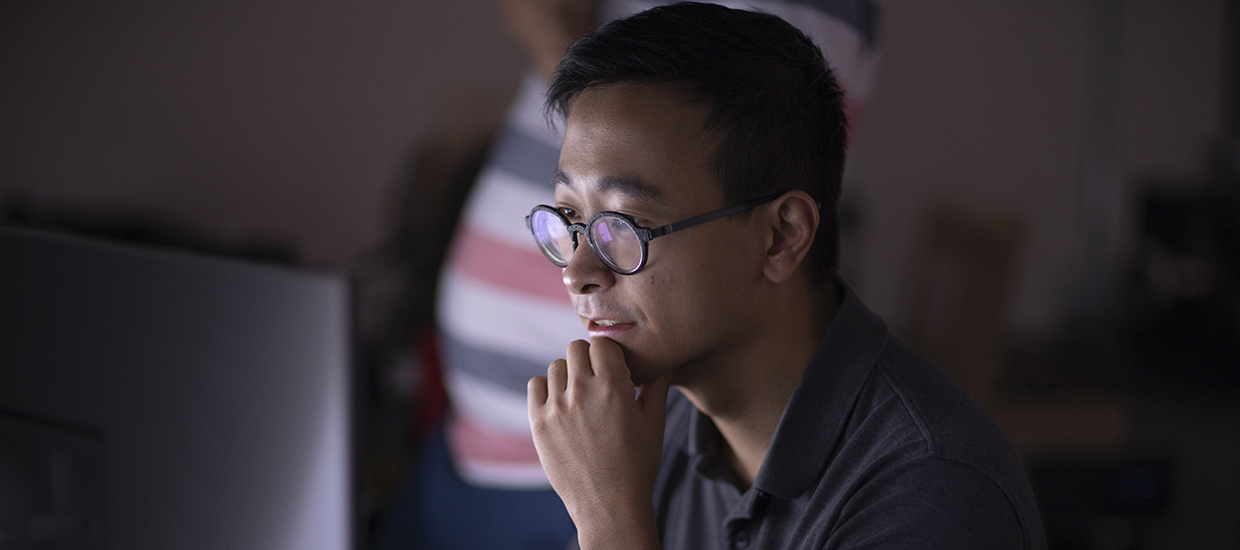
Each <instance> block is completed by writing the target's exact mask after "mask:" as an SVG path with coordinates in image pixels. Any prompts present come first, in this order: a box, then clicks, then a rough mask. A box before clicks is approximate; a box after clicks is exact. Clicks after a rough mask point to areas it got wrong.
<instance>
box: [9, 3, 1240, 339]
mask: <svg viewBox="0 0 1240 550" xmlns="http://www.w3.org/2000/svg"><path fill="white" fill-rule="evenodd" d="M14 4H16V5H14ZM99 4H100V3H92V2H78V3H74V4H68V3H42V2H31V1H26V2H17V3H6V6H5V7H3V8H0V74H3V75H4V76H3V79H2V80H0V197H4V196H6V195H8V194H10V193H13V192H16V191H19V190H24V191H25V192H27V193H29V194H30V195H31V196H32V197H33V198H36V199H41V200H59V199H66V200H74V201H79V202H86V203H92V204H102V205H113V206H116V205H119V206H131V205H137V206H141V207H149V208H153V209H157V210H160V211H163V212H165V213H167V214H169V215H171V216H174V217H176V218H178V219H181V220H184V221H186V222H189V223H193V224H198V225H201V226H203V227H206V228H208V229H211V230H213V231H219V232H224V233H229V232H233V233H237V232H240V233H254V234H260V235H272V236H277V237H280V236H282V237H287V238H290V239H292V240H294V241H295V242H297V243H299V244H300V246H301V248H302V250H303V251H304V252H305V254H306V256H307V257H308V259H309V260H311V261H312V262H318V263H338V262H345V261H347V260H349V259H350V258H354V257H356V256H358V255H359V254H360V253H362V251H364V250H366V249H367V248H368V247H371V246H374V245H375V244H376V243H378V242H379V241H380V239H381V238H382V236H383V234H384V231H385V225H384V223H385V216H387V215H388V212H389V209H390V204H389V203H390V198H391V196H392V194H393V192H394V191H393V190H394V188H395V186H396V185H397V182H398V180H399V179H400V178H401V176H402V172H403V170H404V169H405V162H406V159H407V156H408V154H409V150H410V148H411V147H412V145H413V144H414V143H416V142H417V141H418V140H420V139H424V138H425V137H426V136H427V135H429V134H431V133H433V132H434V130H433V128H437V127H440V126H442V125H443V124H444V121H445V120H449V121H452V120H456V117H461V118H462V119H465V120H468V119H485V118H487V117H492V116H495V113H496V112H497V110H498V109H501V108H502V103H503V98H504V97H505V96H506V94H508V93H509V92H510V91H511V90H512V87H513V86H514V85H515V82H516V78H517V76H518V72H519V70H520V69H519V66H520V56H519V54H518V53H517V52H516V50H515V48H514V46H513V44H512V43H511V41H510V40H509V39H508V38H507V37H506V36H505V35H504V34H503V33H502V31H501V29H500V26H499V22H498V18H497V16H496V14H495V11H494V7H493V5H492V2H490V1H488V0H458V1H451V2H445V1H429V0H423V1H420V2H414V1H395V0H386V1H377V2H367V3H360V4H355V3H350V4H348V5H346V4H345V3H339V2H330V1H327V0H311V1H305V2H294V1H292V0H260V1H257V2H247V3H243V2H237V1H235V0H234V1H219V2H190V3H185V2H171V3H170V2H154V1H151V0H141V1H139V0H130V1H129V2H127V3H126V4H125V5H122V6H115V5H113V6H104V5H99ZM886 6H887V7H886V22H885V26H884V30H883V47H884V58H883V61H882V65H881V68H880V72H879V77H878V82H877V86H876V88H875V95H874V98H873V102H872V104H871V105H870V109H869V111H868V116H867V119H866V121H865V123H864V125H863V128H862V131H861V134H860V136H859V137H858V139H857V140H856V143H855V148H854V151H853V163H852V166H851V168H850V172H849V176H848V186H849V190H848V194H849V195H850V196H851V197H852V198H853V199H854V200H855V201H857V202H858V203H859V204H860V205H861V206H862V211H863V214H864V219H865V225H864V227H863V233H862V234H861V237H860V240H859V242H858V246H859V247H860V250H854V251H852V254H851V256H850V257H853V258H854V259H855V265H852V266H851V267H850V269H851V271H852V272H853V273H854V274H855V275H854V277H853V278H854V283H855V284H856V286H857V287H858V288H859V289H860V290H861V292H862V294H863V295H864V296H865V297H866V298H867V299H868V300H869V301H870V302H871V303H872V305H873V306H875V307H876V308H877V309H878V310H880V311H881V312H884V313H887V314H889V315H893V316H898V315H899V313H900V311H899V310H900V296H899V289H900V288H901V285H902V284H903V283H902V281H903V280H904V279H903V277H904V274H903V270H904V269H905V268H906V266H907V264H908V262H909V258H910V256H911V253H912V244H911V243H912V242H913V241H912V238H913V236H914V229H915V222H916V219H917V216H918V214H919V212H920V211H921V209H922V208H924V206H925V205H927V204H932V203H934V202H935V201H949V202H959V203H964V204H967V205H969V206H971V207H973V208H976V209H979V210H982V211H987V212H992V213H995V212H1003V213H1011V214H1012V215H1014V216H1018V217H1019V218H1021V219H1022V220H1023V221H1024V223H1025V225H1026V247H1025V254H1024V256H1023V258H1022V260H1021V269H1020V275H1019V277H1018V283H1017V284H1018V292H1017V295H1016V301H1015V304H1016V307H1015V309H1014V313H1013V322H1014V323H1015V327H1016V330H1017V332H1018V333H1021V334H1026V335H1033V336H1037V335H1042V334H1047V333H1050V332H1052V331H1053V330H1054V328H1055V327H1057V326H1061V325H1062V322H1063V321H1064V320H1065V317H1066V316H1067V315H1069V314H1068V312H1069V311H1070V310H1071V305H1072V301H1073V300H1074V299H1075V298H1074V293H1076V292H1079V288H1078V287H1079V282H1080V276H1081V275H1080V274H1081V269H1082V265H1083V259H1082V257H1081V256H1082V254H1083V248H1082V245H1081V242H1082V236H1083V234H1082V232H1083V227H1082V220H1081V206H1080V199H1079V194H1080V187H1081V181H1082V175H1081V174H1082V166H1083V164H1084V163H1085V162H1086V158H1085V155H1084V153H1083V151H1085V150H1086V147H1085V142H1086V141H1087V139H1089V134H1088V132H1087V128H1088V121H1089V120H1090V116H1091V113H1090V111H1089V109H1090V107H1091V104H1090V101H1091V99H1090V98H1091V97H1092V96H1091V95H1090V94H1091V93H1092V89H1093V88H1091V86H1093V85H1094V79H1093V78H1092V74H1093V73H1091V71H1092V69H1093V67H1094V66H1095V65H1094V63H1095V59H1094V57H1093V55H1094V51H1095V49H1096V48H1095V47H1096V27H1095V20H1094V18H1093V17H1094V16H1093V14H1094V10H1095V8H1096V6H1097V2H1091V1H1086V0H1037V1H1035V0H1004V1H998V2H996V1H993V0H945V1H943V2H919V1H913V0H893V1H890V2H888V3H887V5H886ZM1222 6H1223V3H1222V0H1183V1H1174V0H1129V1H1127V2H1124V29H1125V33H1124V36H1123V59H1122V67H1123V70H1122V79H1121V94H1120V105H1119V111H1118V112H1119V115H1120V129H1121V133H1120V138H1119V139H1120V143H1119V151H1120V157H1119V158H1120V172H1121V173H1120V174H1119V175H1120V177H1121V178H1122V182H1123V183H1124V185H1125V193H1124V196H1123V199H1124V201H1125V202H1124V204H1122V205H1120V210H1121V212H1124V213H1125V215H1126V216H1130V215H1131V204H1130V201H1131V199H1132V196H1133V194H1132V192H1131V185H1132V184H1133V182H1137V181H1141V180H1142V179H1144V178H1147V177H1151V176H1157V177H1170V178H1176V179H1189V178H1194V177H1199V176H1201V175H1202V174H1203V168H1204V166H1205V153H1204V152H1205V150H1206V147H1207V145H1208V144H1209V143H1210V141H1211V140H1212V139H1213V138H1214V137H1215V136H1216V134H1217V131H1218V128H1219V123H1218V120H1219V115H1218V112H1219V101H1220V92H1219V85H1220V82H1221V75H1220V73H1219V65H1220V63H1221V25H1222V23H1221V21H1222V9H1223V7H1222ZM473 106H476V108H474V107H473ZM1124 223H1128V222H1127V221H1125V222H1124ZM1127 239H1128V240H1129V241H1130V240H1131V239H1130V237H1127ZM1125 242H1126V241H1125ZM1122 245H1123V242H1121V243H1120V246H1122Z"/></svg>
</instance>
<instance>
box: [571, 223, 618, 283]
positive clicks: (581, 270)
mask: <svg viewBox="0 0 1240 550" xmlns="http://www.w3.org/2000/svg"><path fill="white" fill-rule="evenodd" d="M615 282H616V272H614V271H612V270H611V269H608V267H607V266H605V265H603V261H602V260H600V259H599V257H598V254H595V253H594V248H592V247H591V246H590V244H589V243H588V242H586V239H585V238H584V237H583V238H582V239H581V244H580V245H578V246H577V250H575V251H573V257H572V258H569V260H568V266H567V267H565V268H564V287H565V288H567V289H568V291H569V292H570V293H572V294H589V293H591V292H597V291H599V290H602V289H605V288H608V287H610V286H611V285H613V284H615Z"/></svg>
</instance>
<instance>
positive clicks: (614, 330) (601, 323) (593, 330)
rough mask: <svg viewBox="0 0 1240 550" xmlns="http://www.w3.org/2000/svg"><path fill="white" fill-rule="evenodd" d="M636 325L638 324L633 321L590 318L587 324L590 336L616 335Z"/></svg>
mask: <svg viewBox="0 0 1240 550" xmlns="http://www.w3.org/2000/svg"><path fill="white" fill-rule="evenodd" d="M635 326H637V323H634V322H632V321H621V320H618V319H590V321H589V323H588V324H587V326H586V331H587V332H589V333H590V336H615V335H618V334H620V333H622V332H625V331H627V330H629V329H631V328H633V327H635Z"/></svg>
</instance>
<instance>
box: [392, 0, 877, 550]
mask: <svg viewBox="0 0 1240 550" xmlns="http://www.w3.org/2000/svg"><path fill="white" fill-rule="evenodd" d="M666 3H669V2H667V1H666V0H599V1H597V2H595V1H591V0H504V1H503V2H500V3H499V5H500V6H502V7H503V8H504V14H505V17H504V21H505V22H507V23H508V26H509V30H510V31H511V33H512V34H513V36H514V37H515V38H518V40H517V44H518V45H520V46H522V50H523V51H524V52H525V53H526V54H527V59H528V60H529V61H530V62H531V63H532V68H534V69H537V71H536V72H535V71H530V73H529V74H528V75H527V78H526V79H525V81H524V84H523V85H522V86H521V88H520V91H519V93H518V94H517V96H516V98H514V100H513V103H512V105H511V108H510V110H509V113H508V117H507V119H506V121H505V123H504V128H503V129H502V130H501V131H500V133H499V134H497V136H496V138H495V140H494V141H493V142H492V144H491V147H490V152H489V155H488V159H487V161H486V164H485V166H484V168H483V169H482V171H481V172H480V174H479V176H478V179H477V182H476V183H475V184H474V185H473V187H472V190H471V192H470V195H469V200H468V201H467V203H466V206H465V208H464V209H463V211H462V213H461V218H460V220H461V222H460V225H459V226H458V227H457V229H456V231H455V234H454V236H453V239H452V246H451V249H450V253H449V254H448V255H447V258H446V261H445V264H444V266H443V269H442V271H441V273H440V276H439V279H438V284H439V290H438V302H437V307H436V313H437V325H438V328H439V329H440V333H439V336H440V338H439V340H438V344H439V348H440V349H441V350H442V352H443V353H442V356H441V358H442V361H443V363H442V365H443V369H444V370H443V372H444V381H445V382H446V389H447V392H448V395H449V396H450V404H451V407H450V410H449V411H448V413H447V414H446V415H444V422H443V424H442V429H439V430H436V431H435V432H434V434H433V436H432V437H431V438H429V439H428V440H427V441H426V442H425V444H424V446H423V448H422V450H421V451H420V452H419V456H418V459H417V461H416V462H415V463H414V468H413V469H412V470H411V471H410V475H409V476H408V478H407V481H406V483H405V486H404V488H403V489H402V491H401V493H400V497H399V498H398V500H397V501H396V502H395V504H394V506H393V507H392V508H391V511H390V512H389V513H388V514H387V518H386V519H385V521H384V525H383V527H382V529H381V532H380V536H379V537H377V538H379V539H380V540H381V541H382V543H381V544H379V545H378V547H379V548H384V549H392V550H395V549H402V548H438V549H457V548H459V549H469V550H484V549H491V548H494V549H504V550H510V549H515V548H522V549H552V548H554V549H560V548H563V547H564V545H565V544H566V543H567V542H568V541H569V540H570V539H572V538H573V537H574V535H575V529H574V527H573V524H572V521H571V518H570V517H569V515H568V512H567V510H565V508H564V504H563V502H562V501H561V500H560V498H559V496H558V495H556V494H555V492H554V491H553V490H551V485H550V483H549V482H548V480H547V477H546V475H545V474H544V473H543V469H542V466H541V464H540V463H539V461H538V454H537V452H536V450H535V448H534V441H533V435H532V434H531V432H530V426H529V420H528V415H527V411H526V382H527V381H528V380H529V379H530V377H532V376H535V375H538V374H543V373H545V372H546V370H547V364H548V362H550V361H551V360H552V359H555V358H556V357H560V356H562V355H563V353H564V346H565V343H567V342H569V341H571V340H574V339H578V338H587V337H588V334H587V332H586V331H585V329H584V328H583V327H582V325H581V322H580V321H579V320H578V318H577V314H576V312H575V311H574V309H573V304H572V302H571V301H570V299H569V295H568V293H567V292H565V290H564V286H563V284H561V283H560V280H559V270H558V269H557V268H556V267H555V266H554V265H553V264H551V263H549V262H547V260H546V259H545V258H544V257H543V255H542V253H540V252H539V251H538V249H537V246H536V245H535V243H534V242H533V241H532V240H531V239H530V238H529V234H528V233H527V232H526V231H527V230H526V228H525V226H524V217H525V215H526V214H527V213H529V209H530V206H531V205H533V204H554V202H555V198H554V195H553V185H552V183H551V175H552V174H553V172H554V171H555V169H556V166H557V164H558V162H559V156H560V138H561V135H560V132H559V131H556V130H555V129H553V128H549V127H548V125H547V124H546V120H545V117H543V116H542V108H543V99H544V97H545V92H546V91H547V84H548V78H549V77H550V74H551V73H552V71H553V70H554V68H555V64H556V63H557V62H558V61H559V59H560V57H561V56H562V55H563V54H564V52H565V50H567V49H568V46H569V45H571V43H572V42H573V41H574V40H575V39H577V38H579V37H581V36H582V35H584V34H586V33H587V32H589V30H591V29H593V28H597V27H598V26H600V25H601V24H603V23H606V22H609V21H611V20H613V19H617V18H620V17H625V16H629V15H632V14H634V13H637V12H638V11H641V10H643V9H647V8H649V7H652V6H653V5H655V4H666ZM745 5H746V7H747V8H749V9H758V10H762V11H766V12H769V13H773V14H776V15H778V16H779V17H781V18H783V19H785V20H787V21H789V22H791V23H793V24H794V25H796V26H797V28H799V29H801V30H802V31H803V32H805V33H806V35H808V36H810V37H812V38H813V40H814V41H815V42H816V43H817V44H818V45H819V46H820V47H821V48H822V50H823V54H824V55H825V56H827V57H828V58H830V59H831V66H832V68H833V70H834V71H835V73H834V74H835V75H836V77H837V78H838V81H839V83H840V85H841V87H842V88H843V89H844V90H843V91H844V92H845V93H846V101H845V111H846V112H847V113H849V120H850V122H852V123H853V125H854V126H856V123H857V122H858V120H860V119H861V118H862V114H863V113H864V110H865V105H866V103H867V100H868V98H869V96H870V93H871V89H872V85H873V80H874V79H873V76H874V72H875V67H876V64H877V62H878V58H879V56H880V49H879V38H880V37H879V32H878V30H879V26H880V25H879V19H880V13H879V9H878V6H877V5H876V3H875V1H874V0H829V1H820V0H814V1H801V0H798V1H795V2H787V1H784V0H747V1H746V2H745ZM583 14H588V17H583Z"/></svg>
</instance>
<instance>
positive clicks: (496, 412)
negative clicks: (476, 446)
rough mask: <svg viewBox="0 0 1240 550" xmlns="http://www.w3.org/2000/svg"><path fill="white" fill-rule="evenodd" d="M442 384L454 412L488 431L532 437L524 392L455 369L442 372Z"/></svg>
mask: <svg viewBox="0 0 1240 550" xmlns="http://www.w3.org/2000/svg"><path fill="white" fill-rule="evenodd" d="M444 386H445V387H446V389H447V390H448V394H449V395H450V396H451V397H452V406H453V408H454V409H456V411H457V412H456V414H458V415H461V416H464V417H468V418H469V420H470V422H473V423H475V424H477V425H479V426H482V427H485V428H486V429H487V430H489V431H495V432H500V433H503V434H506V435H510V436H516V437H525V438H533V437H534V436H533V432H531V431H530V420H529V418H530V417H529V408H528V407H527V406H526V403H525V395H524V394H519V393H514V392H511V391H508V390H507V389H505V388H504V387H502V386H500V385H498V384H492V383H491V382H488V381H486V380H483V379H481V378H478V377H477V376H473V375H470V374H466V373H463V372H461V371H459V370H457V369H449V370H448V371H447V372H445V373H444Z"/></svg>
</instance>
